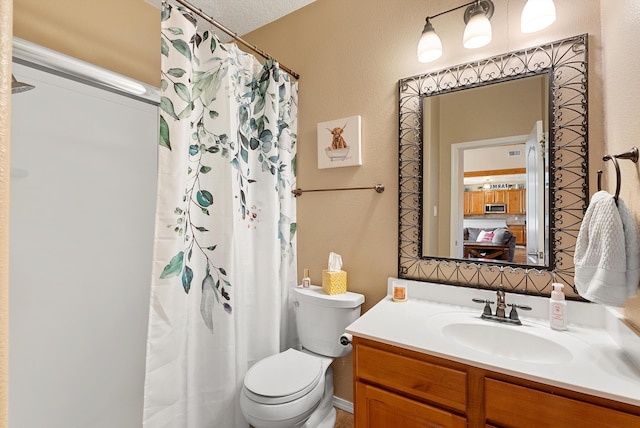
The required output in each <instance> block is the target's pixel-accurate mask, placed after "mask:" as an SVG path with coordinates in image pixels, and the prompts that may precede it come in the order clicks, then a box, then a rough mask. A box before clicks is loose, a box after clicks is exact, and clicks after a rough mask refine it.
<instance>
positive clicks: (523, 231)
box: [509, 226, 527, 245]
mask: <svg viewBox="0 0 640 428" xmlns="http://www.w3.org/2000/svg"><path fill="white" fill-rule="evenodd" d="M509 230H510V231H511V233H513V235H514V236H515V237H516V245H527V228H526V226H509Z"/></svg>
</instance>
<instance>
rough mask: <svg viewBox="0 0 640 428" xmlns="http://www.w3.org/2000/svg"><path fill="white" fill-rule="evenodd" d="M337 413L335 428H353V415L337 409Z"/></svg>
mask: <svg viewBox="0 0 640 428" xmlns="http://www.w3.org/2000/svg"><path fill="white" fill-rule="evenodd" d="M336 411H337V412H336V413H337V416H336V426H335V428H353V415H352V414H351V413H348V412H345V411H344V410H340V409H336Z"/></svg>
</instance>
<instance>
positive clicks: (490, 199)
mask: <svg viewBox="0 0 640 428" xmlns="http://www.w3.org/2000/svg"><path fill="white" fill-rule="evenodd" d="M484 199H485V203H487V204H506V203H507V191H506V190H486V191H485V192H484Z"/></svg>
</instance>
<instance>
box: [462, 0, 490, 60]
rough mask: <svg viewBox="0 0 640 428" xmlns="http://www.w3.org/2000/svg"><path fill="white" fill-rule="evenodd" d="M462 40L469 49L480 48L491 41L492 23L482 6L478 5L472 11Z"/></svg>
mask: <svg viewBox="0 0 640 428" xmlns="http://www.w3.org/2000/svg"><path fill="white" fill-rule="evenodd" d="M462 40H463V43H462V44H463V45H464V47H465V48H467V49H475V48H479V47H482V46H485V45H487V44H489V42H491V23H490V22H489V18H487V15H485V14H484V11H483V10H482V8H481V7H480V6H476V10H474V11H473V12H472V16H471V18H470V19H469V22H468V23H467V26H466V27H465V29H464V36H463V38H462Z"/></svg>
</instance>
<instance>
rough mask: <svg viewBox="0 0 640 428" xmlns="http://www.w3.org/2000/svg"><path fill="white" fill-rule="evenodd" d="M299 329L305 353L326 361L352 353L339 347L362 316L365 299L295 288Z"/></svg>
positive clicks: (347, 348)
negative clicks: (323, 357) (361, 310)
mask: <svg viewBox="0 0 640 428" xmlns="http://www.w3.org/2000/svg"><path fill="white" fill-rule="evenodd" d="M293 296H294V301H295V302H296V304H295V308H296V325H297V329H298V337H299V338H300V343H301V344H302V347H303V348H304V349H308V350H309V351H311V352H314V353H316V354H320V355H325V356H327V357H341V356H343V355H347V354H348V353H349V352H351V345H350V344H349V345H348V346H343V345H341V344H340V336H342V335H343V334H344V333H345V331H344V330H345V328H347V326H348V325H349V324H351V323H352V322H354V321H355V320H356V319H358V317H359V316H360V306H362V303H364V296H363V295H362V294H358V293H351V292H347V293H345V294H333V295H329V294H325V292H324V291H322V287H319V286H317V285H312V286H310V287H308V288H300V287H298V288H294V289H293Z"/></svg>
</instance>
